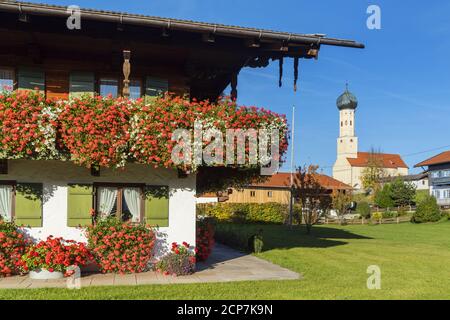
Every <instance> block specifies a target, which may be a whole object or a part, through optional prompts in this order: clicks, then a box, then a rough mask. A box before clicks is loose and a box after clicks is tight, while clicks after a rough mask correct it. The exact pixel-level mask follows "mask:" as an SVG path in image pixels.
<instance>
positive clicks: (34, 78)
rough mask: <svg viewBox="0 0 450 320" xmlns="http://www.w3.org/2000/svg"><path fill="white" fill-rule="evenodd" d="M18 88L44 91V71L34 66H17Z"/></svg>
mask: <svg viewBox="0 0 450 320" xmlns="http://www.w3.org/2000/svg"><path fill="white" fill-rule="evenodd" d="M18 80H19V81H18V88H19V90H35V89H36V88H37V89H38V90H39V91H45V73H44V71H42V70H40V69H36V68H24V67H22V68H19V72H18Z"/></svg>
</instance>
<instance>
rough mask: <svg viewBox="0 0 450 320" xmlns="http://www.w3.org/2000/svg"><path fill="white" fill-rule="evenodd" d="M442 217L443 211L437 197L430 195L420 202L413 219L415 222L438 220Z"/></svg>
mask: <svg viewBox="0 0 450 320" xmlns="http://www.w3.org/2000/svg"><path fill="white" fill-rule="evenodd" d="M441 218H442V213H441V209H440V208H439V206H438V204H437V202H436V198H435V197H433V196H430V195H428V196H427V197H425V199H424V200H422V201H421V202H420V203H419V204H418V206H417V210H416V212H415V213H414V214H413V217H412V219H411V221H412V222H415V223H423V222H436V221H439V220H440V219H441Z"/></svg>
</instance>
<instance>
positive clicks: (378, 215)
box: [372, 211, 383, 220]
mask: <svg viewBox="0 0 450 320" xmlns="http://www.w3.org/2000/svg"><path fill="white" fill-rule="evenodd" d="M381 218H383V212H379V211H377V212H373V213H372V219H373V220H380V219H381Z"/></svg>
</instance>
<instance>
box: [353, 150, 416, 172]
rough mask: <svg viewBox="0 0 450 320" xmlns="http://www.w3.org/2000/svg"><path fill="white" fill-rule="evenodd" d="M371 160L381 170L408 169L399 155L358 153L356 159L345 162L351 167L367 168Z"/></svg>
mask: <svg viewBox="0 0 450 320" xmlns="http://www.w3.org/2000/svg"><path fill="white" fill-rule="evenodd" d="M372 158H373V159H374V161H376V162H379V163H380V165H382V166H383V168H393V169H396V168H408V166H407V165H406V163H405V162H404V161H403V159H402V157H401V156H400V155H399V154H389V153H371V152H358V157H357V158H347V160H348V162H349V163H350V165H351V166H352V167H367V166H368V165H369V163H370V161H371V159H372Z"/></svg>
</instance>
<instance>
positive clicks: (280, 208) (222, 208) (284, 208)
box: [197, 203, 301, 224]
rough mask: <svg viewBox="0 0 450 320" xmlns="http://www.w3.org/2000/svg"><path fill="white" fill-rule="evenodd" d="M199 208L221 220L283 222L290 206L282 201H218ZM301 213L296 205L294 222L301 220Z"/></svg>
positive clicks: (200, 210) (287, 216)
mask: <svg viewBox="0 0 450 320" xmlns="http://www.w3.org/2000/svg"><path fill="white" fill-rule="evenodd" d="M197 208H198V214H201V215H203V216H206V217H214V218H216V219H217V221H219V222H235V223H274V224H282V223H285V222H286V221H287V220H288V218H289V206H288V205H284V204H280V203H261V204H260V203H217V204H208V205H199V206H197ZM300 215H301V210H300V208H299V206H294V222H298V221H299V218H300Z"/></svg>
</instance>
